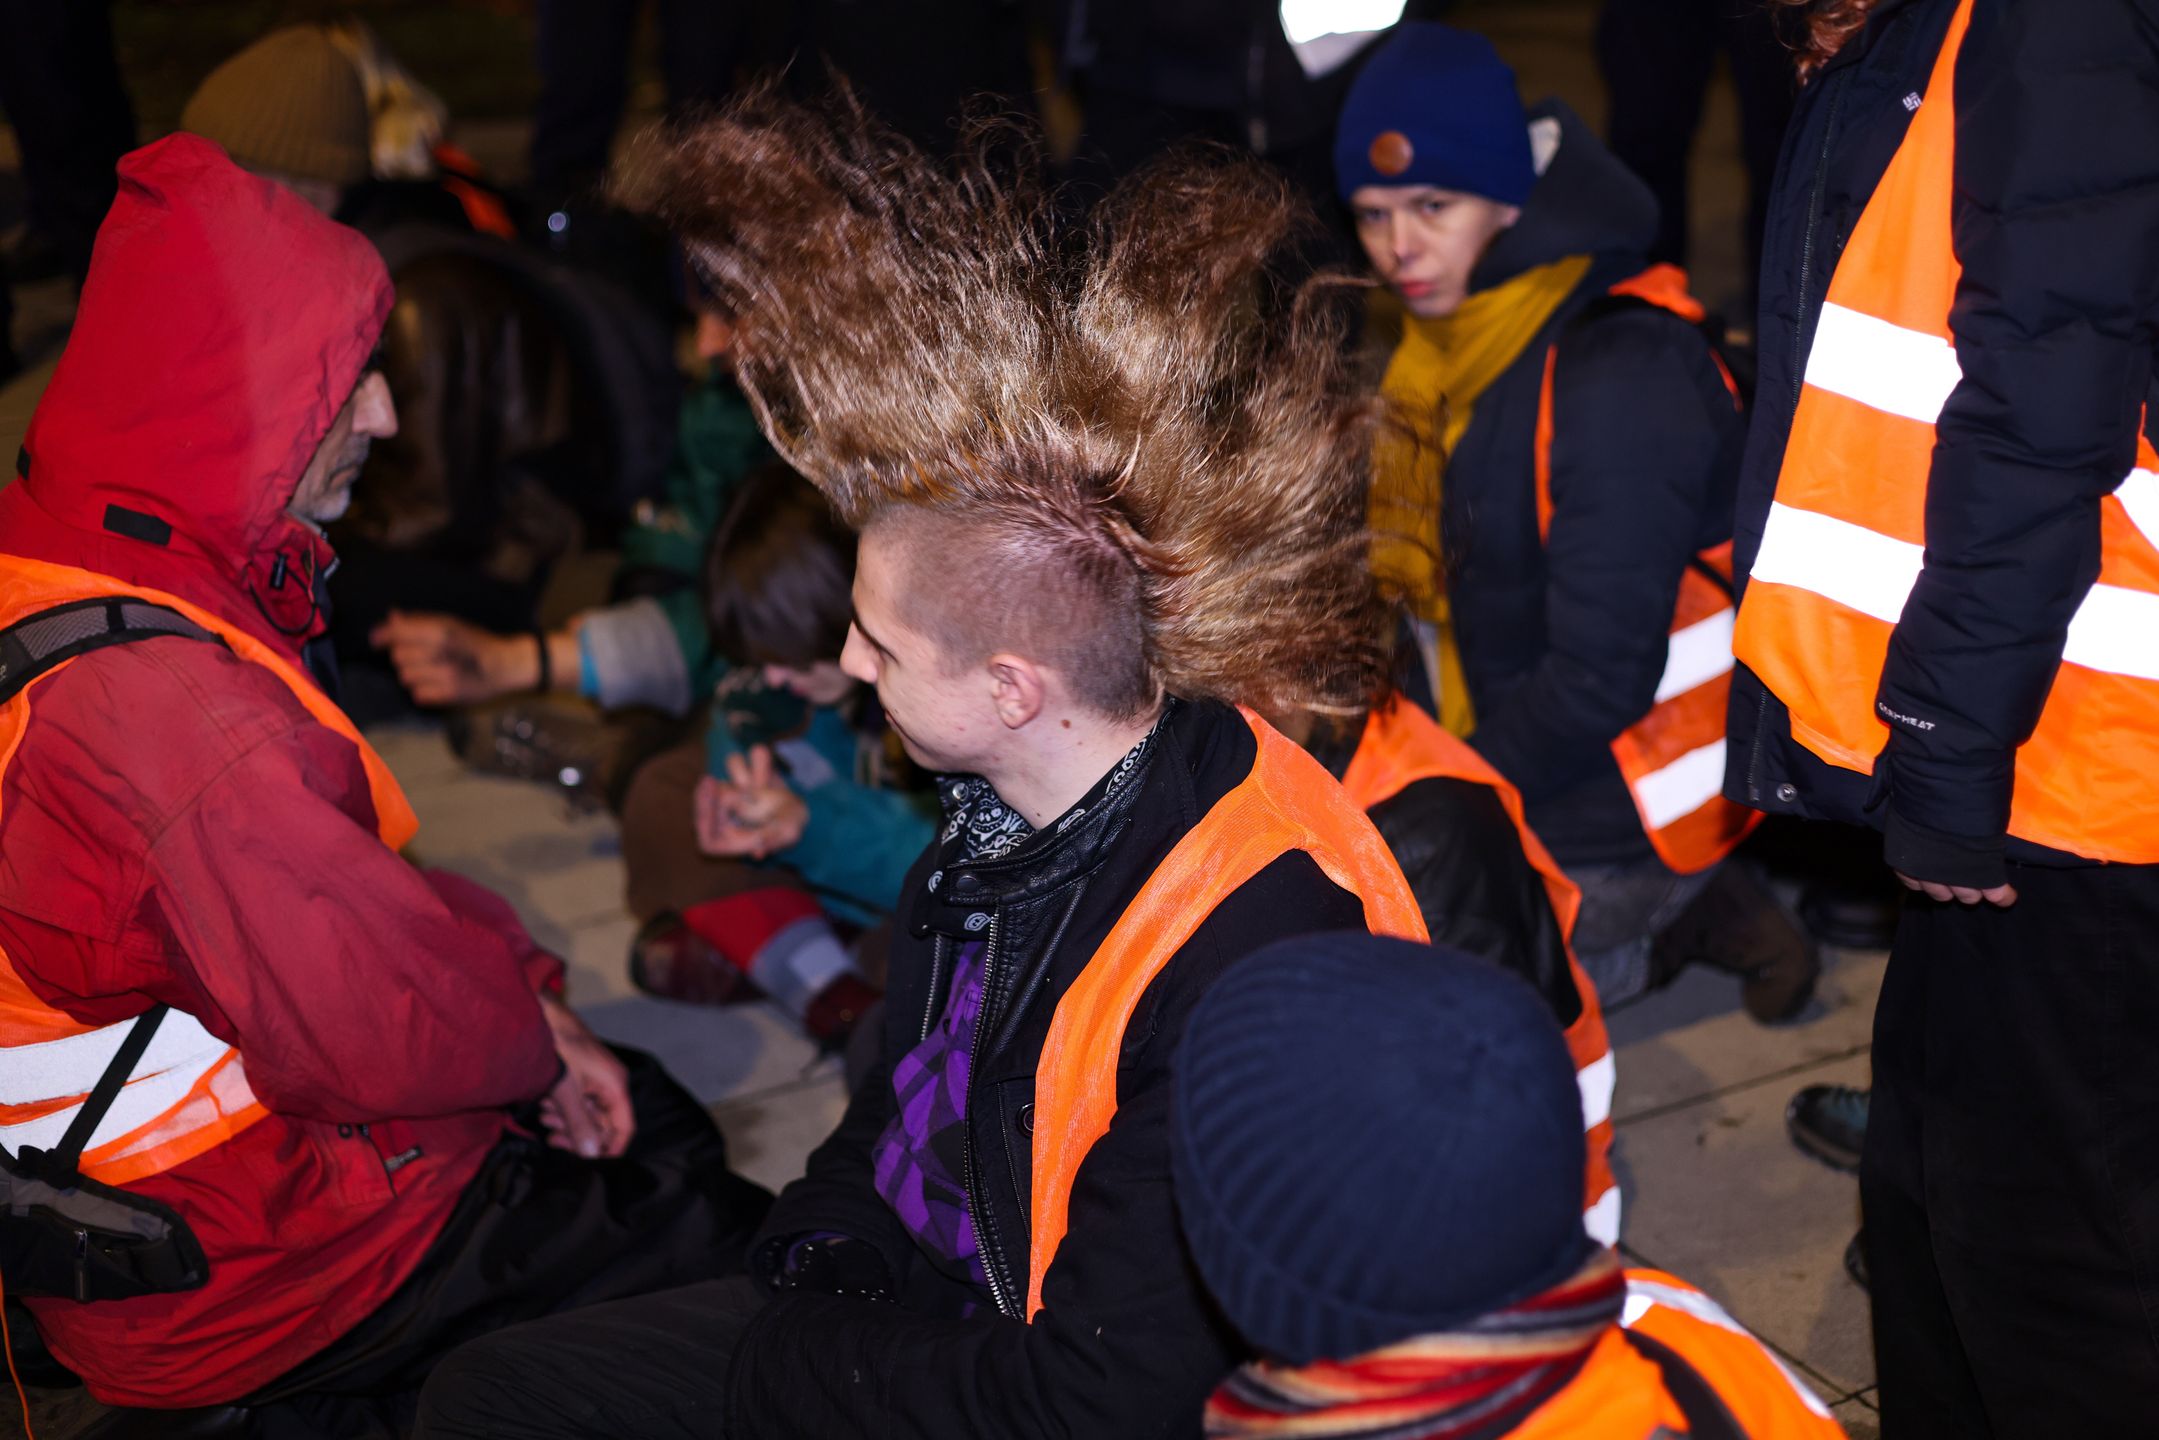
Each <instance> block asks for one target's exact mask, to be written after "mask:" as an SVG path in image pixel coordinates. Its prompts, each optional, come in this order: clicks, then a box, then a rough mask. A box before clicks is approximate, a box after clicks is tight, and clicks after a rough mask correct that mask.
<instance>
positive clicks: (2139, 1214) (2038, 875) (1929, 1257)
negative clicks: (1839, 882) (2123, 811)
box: [1860, 864, 2159, 1440]
mask: <svg viewBox="0 0 2159 1440" xmlns="http://www.w3.org/2000/svg"><path fill="white" fill-rule="evenodd" d="M2009 869H2010V877H2009V878H2010V882H2011V883H2012V884H2013V885H2015V886H2016V887H2017V891H2018V899H2017V903H2016V904H2015V905H2014V906H2012V907H2011V908H2010V909H2008V910H1996V909H1993V908H1992V907H1988V906H1978V907H1974V908H1967V907H1964V906H1961V905H1956V904H1947V905H1944V904H1937V903H1935V902H1933V901H1929V900H1925V899H1921V898H1918V897H1912V898H1911V899H1910V900H1909V901H1908V903H1907V905H1906V908H1905V911H1904V915H1903V919H1902V922H1901V924H1900V926H1899V928H1898V932H1897V939H1896V944H1895V946H1894V948H1893V949H1892V950H1891V952H1890V961H1889V971H1888V975H1887V977H1886V978H1885V980H1884V982H1883V986H1882V995H1881V1001H1880V1005H1879V1008H1878V1009H1877V1011H1876V1013H1875V1021H1874V1101H1873V1109H1872V1113H1871V1115H1870V1116H1869V1119H1868V1125H1867V1139H1866V1148H1865V1153H1864V1157H1863V1160H1862V1163H1861V1168H1860V1197H1861V1202H1862V1206H1863V1209H1864V1211H1865V1218H1866V1242H1867V1265H1868V1269H1869V1272H1870V1274H1871V1277H1872V1289H1873V1305H1874V1343H1875V1353H1876V1357H1877V1365H1878V1368H1879V1373H1880V1379H1881V1406H1882V1433H1883V1434H1884V1435H1885V1436H1886V1437H1888V1440H1909V1437H1914V1436H1922V1437H1923V1436H1942V1437H1945V1440H1947V1437H1955V1440H1986V1437H1990V1436H1999V1437H2004V1440H2021V1437H2025V1436H2034V1435H2075V1436H2079V1437H2083V1440H2096V1437H2105V1436H2132V1435H2134V1436H2145V1435H2150V1434H2152V1433H2153V1429H2154V1426H2155V1424H2159V1420H2155V1418H2154V1417H2159V1343H2155V1340H2154V1328H2153V1327H2154V1320H2155V1318H2159V1043H2155V1037H2159V866H2130V865H2108V866H2091V867H2088V868H2082V869H2050V868H2046V867H2042V866H2036V865H2014V864H2013V865H2011V866H2010V867H2009Z"/></svg>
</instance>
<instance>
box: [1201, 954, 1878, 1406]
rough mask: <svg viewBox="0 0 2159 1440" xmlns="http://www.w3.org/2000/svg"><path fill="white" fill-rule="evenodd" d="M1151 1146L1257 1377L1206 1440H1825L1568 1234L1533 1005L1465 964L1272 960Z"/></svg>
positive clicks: (1689, 1309) (1691, 1292)
mask: <svg viewBox="0 0 2159 1440" xmlns="http://www.w3.org/2000/svg"><path fill="white" fill-rule="evenodd" d="M1173 1116H1174V1118H1173V1121H1172V1126H1171V1144H1172V1153H1173V1155H1174V1156H1175V1167H1176V1189H1177V1210H1178V1214H1179V1216H1180V1217H1181V1218H1182V1221H1183V1224H1184V1227H1185V1231H1186V1234H1187V1235H1188V1236H1189V1238H1190V1241H1191V1246H1192V1253H1193V1256H1194V1258H1195V1260H1196V1262H1197V1264H1198V1266H1199V1269H1200V1273H1201V1274H1202V1275H1204V1276H1205V1277H1206V1282H1207V1288H1208V1289H1209V1291H1210V1292H1211V1293H1212V1294H1213V1295H1214V1297H1215V1299H1216V1300H1217V1301H1218V1302H1219V1303H1220V1304H1221V1307H1222V1310H1223V1312H1224V1313H1225V1314H1226V1315H1227V1316H1228V1317H1229V1319H1230V1321H1231V1323H1232V1324H1234V1325H1235V1326H1236V1327H1237V1329H1238V1331H1239V1332H1240V1333H1241V1334H1242V1335H1243V1336H1244V1338H1245V1339H1246V1340H1247V1341H1249V1342H1250V1343H1251V1345H1252V1347H1253V1348H1254V1349H1256V1350H1257V1351H1258V1352H1259V1353H1260V1355H1261V1356H1262V1357H1263V1358H1262V1359H1261V1360H1259V1361H1256V1362H1254V1363H1251V1364H1247V1365H1244V1366H1242V1367H1240V1368H1239V1369H1238V1370H1237V1371H1236V1372H1235V1373H1234V1374H1232V1375H1231V1376H1230V1377H1229V1378H1228V1379H1227V1380H1226V1381H1225V1382H1224V1383H1223V1384H1222V1386H1221V1387H1220V1388H1219V1389H1217V1390H1216V1391H1215V1393H1214V1396H1213V1398H1212V1399H1210V1400H1209V1401H1208V1404H1207V1414H1206V1424H1205V1429H1206V1434H1207V1435H1208V1436H1209V1437H1210V1440H1269V1437H1279V1436H1288V1435H1295V1436H1300V1437H1311V1440H1357V1437H1367V1440H1377V1437H1381V1436H1385V1437H1390V1440H1428V1437H1429V1440H1438V1437H1448V1440H1453V1437H1464V1436H1476V1437H1478V1440H1662V1437H1666V1436H1672V1435H1677V1434H1684V1435H1690V1436H1695V1437H1698V1440H1707V1437H1712V1436H1714V1437H1725V1440H1829V1437H1834V1436H1838V1435H1841V1434H1842V1433H1843V1432H1842V1431H1841V1430H1840V1429H1839V1428H1838V1426H1837V1423H1836V1421H1835V1420H1833V1419H1832V1418H1831V1417H1830V1415H1829V1412H1828V1410H1827V1409H1825V1408H1824V1407H1823V1405H1822V1403H1821V1402H1820V1401H1819V1400H1817V1399H1816V1398H1815V1397H1814V1395H1813V1394H1812V1393H1811V1392H1810V1391H1809V1390H1808V1389H1807V1388H1806V1387H1805V1385H1803V1384H1802V1383H1801V1382H1800V1381H1799V1380H1798V1379H1796V1378H1795V1377H1793V1376H1792V1375H1791V1374H1790V1372H1788V1371H1786V1370H1785V1369H1784V1368H1783V1366H1782V1365H1781V1364H1780V1363H1779V1362H1778V1360H1777V1359H1776V1357H1775V1356H1773V1355H1772V1354H1771V1353H1770V1352H1769V1351H1768V1349H1767V1348H1765V1347H1764V1346H1763V1345H1761V1344H1760V1343H1759V1342H1758V1341H1756V1340H1755V1339H1754V1337H1752V1336H1751V1335H1749V1334H1748V1333H1747V1332H1746V1331H1745V1330H1744V1329H1742V1328H1741V1327H1740V1326H1739V1324H1738V1323H1737V1322H1736V1321H1734V1320H1732V1318H1731V1317H1730V1316H1728V1315H1726V1314H1725V1313H1724V1311H1723V1310H1722V1309H1721V1308H1719V1307H1718V1305H1717V1303H1716V1302H1715V1301H1714V1300H1711V1299H1710V1298H1709V1297H1708V1296H1707V1295H1705V1294H1703V1293H1702V1292H1701V1291H1699V1290H1696V1289H1695V1288H1693V1287H1692V1286H1690V1285H1687V1284H1686V1283H1684V1282H1683V1281H1680V1280H1677V1279H1674V1278H1673V1277H1671V1276H1669V1275H1664V1274H1660V1273H1658V1272H1656V1271H1653V1270H1625V1269H1623V1268H1622V1266H1621V1263H1620V1258H1619V1255H1618V1252H1617V1251H1615V1250H1614V1249H1612V1248H1611V1247H1610V1246H1609V1245H1607V1244H1604V1243H1601V1242H1599V1241H1596V1240H1594V1239H1592V1238H1591V1237H1590V1236H1588V1235H1586V1234H1584V1233H1583V1229H1582V1225H1581V1220H1580V1217H1579V1212H1578V1210H1577V1209H1576V1205H1577V1202H1578V1197H1579V1196H1580V1194H1581V1184H1582V1148H1581V1139H1580V1127H1581V1106H1580V1103H1579V1101H1578V1099H1577V1096H1576V1087H1575V1080H1574V1074H1573V1065H1572V1063H1571V1060H1570V1057H1569V1055H1568V1052H1567V1046H1566V1042H1565V1040H1564V1039H1563V1038H1562V1036H1561V1035H1560V1033H1559V1030H1558V1028H1557V1027H1556V1026H1555V1025H1554V1024H1553V1023H1552V1019H1551V1015H1550V1013H1549V1012H1548V1010H1547V1009H1546V1008H1545V1006H1544V1005H1543V1003H1542V1002H1540V1001H1539V999H1538V998H1537V996H1536V995H1535V993H1534V992H1532V991H1531V990H1530V989H1529V988H1528V987H1527V986H1526V985H1524V984H1522V983H1521V982H1520V981H1519V980H1517V979H1515V978H1514V977H1512V976H1509V975H1507V974H1505V973H1503V972H1502V971H1500V970H1498V969H1497V968H1496V967H1494V966H1492V965H1490V964H1488V963H1486V962H1484V961H1481V960H1477V959H1473V958H1472V957H1470V956H1468V955H1465V954H1463V953H1461V952H1459V951H1449V950H1441V949H1436V948H1433V947H1430V946H1425V945H1413V944H1408V943H1405V942H1402V941H1398V940H1388V939H1383V938H1379V937H1374V936H1370V935H1361V934H1348V935H1324V936H1309V937H1306V938H1304V939H1301V940H1290V941H1284V942H1282V943H1280V944H1278V945H1275V946H1272V947H1270V948H1269V949H1267V950H1266V951H1264V952H1263V953H1261V954H1259V955H1255V956H1253V957H1252V958H1251V960H1250V961H1248V962H1247V964H1246V966H1245V967H1244V970H1243V973H1242V974H1241V976H1240V983H1239V984H1237V985H1234V986H1222V987H1219V988H1218V989H1216V990H1215V991H1214V992H1212V993H1211V994H1209V995H1208V996H1207V998H1206V999H1204V1000H1202V1001H1201V1002H1200V1004H1199V1007H1198V1008H1197V1010H1196V1011H1195V1012H1194V1013H1193V1016H1192V1020H1191V1023H1190V1025H1189V1026H1188V1027H1187V1029H1186V1031H1185V1036H1184V1046H1183V1049H1182V1051H1181V1053H1180V1055H1179V1058H1178V1068H1177V1079H1176V1085H1175V1097H1174V1111H1173Z"/></svg>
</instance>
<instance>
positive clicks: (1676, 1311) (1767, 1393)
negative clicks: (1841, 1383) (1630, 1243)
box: [1507, 1270, 1844, 1440]
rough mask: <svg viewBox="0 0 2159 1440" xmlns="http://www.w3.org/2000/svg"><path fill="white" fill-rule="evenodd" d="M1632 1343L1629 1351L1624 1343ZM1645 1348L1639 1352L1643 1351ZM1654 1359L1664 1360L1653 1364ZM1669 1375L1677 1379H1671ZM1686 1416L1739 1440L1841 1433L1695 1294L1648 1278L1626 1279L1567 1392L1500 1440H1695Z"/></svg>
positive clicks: (1814, 1439)
mask: <svg viewBox="0 0 2159 1440" xmlns="http://www.w3.org/2000/svg"><path fill="white" fill-rule="evenodd" d="M1630 1341H1631V1343H1630ZM1645 1341H1646V1342H1647V1343H1646V1344H1644V1343H1642V1342H1645ZM1658 1351H1661V1352H1663V1355H1664V1356H1667V1357H1670V1358H1669V1360H1662V1359H1660V1358H1652V1354H1653V1353H1654V1352H1658ZM1675 1369H1677V1370H1679V1371H1680V1374H1679V1375H1677V1376H1675V1375H1674V1373H1673V1371H1674V1370H1675ZM1682 1387H1684V1388H1686V1389H1688V1390H1692V1391H1693V1392H1694V1396H1693V1397H1692V1401H1691V1406H1706V1407H1707V1408H1710V1409H1711V1411H1712V1413H1714V1412H1715V1411H1722V1412H1723V1414H1722V1416H1719V1417H1718V1418H1719V1419H1720V1420H1721V1419H1725V1418H1728V1419H1729V1420H1730V1422H1731V1423H1730V1425H1729V1426H1722V1427H1720V1428H1722V1429H1723V1430H1724V1432H1725V1433H1726V1434H1728V1435H1731V1436H1735V1437H1743V1440H1837V1437H1841V1436H1842V1435H1843V1434H1844V1429H1843V1427H1842V1426H1840V1425H1838V1424H1837V1422H1836V1418H1835V1417H1834V1416H1832V1415H1831V1414H1830V1413H1829V1409H1828V1407H1827V1406H1825V1405H1824V1404H1823V1403H1822V1402H1821V1401H1820V1399H1818V1398H1817V1397H1816V1396H1815V1394H1814V1392H1813V1391H1811V1390H1809V1389H1808V1388H1807V1387H1806V1385H1805V1384H1804V1383H1803V1382H1802V1381H1800V1380H1799V1379H1798V1378H1797V1377H1795V1376H1794V1375H1793V1374H1792V1373H1791V1372H1790V1371H1789V1370H1786V1369H1785V1368H1784V1366H1783V1364H1782V1363H1781V1362H1779V1361H1778V1359H1777V1358H1776V1356H1774V1355H1772V1354H1771V1353H1770V1352H1769V1351H1768V1349H1766V1348H1765V1347H1764V1346H1763V1345H1762V1342H1761V1341H1759V1340H1757V1339H1755V1338H1754V1337H1753V1336H1752V1335H1750V1334H1748V1333H1747V1331H1746V1329H1745V1328H1744V1327H1742V1326H1741V1325H1740V1324H1739V1322H1738V1321H1736V1320H1734V1319H1733V1318H1732V1317H1731V1316H1729V1315H1727V1314H1725V1313H1724V1309H1723V1307H1722V1306H1720V1305H1718V1304H1717V1302H1716V1301H1714V1300H1712V1299H1710V1298H1709V1297H1708V1296H1707V1295H1704V1294H1703V1293H1702V1292H1701V1291H1699V1290H1697V1289H1695V1288H1694V1287H1693V1286H1692V1285H1689V1284H1687V1283H1686V1282H1685V1281H1684V1280H1679V1279H1675V1278H1673V1277H1672V1276H1670V1275H1666V1274H1663V1273H1661V1272H1660V1271H1656V1270H1629V1271H1628V1272H1627V1302H1626V1308H1625V1310H1624V1311H1622V1312H1621V1316H1620V1323H1619V1325H1618V1326H1617V1327H1615V1328H1614V1329H1613V1330H1612V1331H1611V1333H1609V1334H1607V1335H1606V1336H1605V1337H1604V1338H1603V1339H1601V1340H1599V1341H1598V1342H1597V1344H1596V1346H1595V1347H1594V1348H1593V1349H1591V1350H1590V1352H1589V1359H1588V1360H1586V1361H1585V1362H1583V1365H1582V1368H1581V1369H1580V1370H1579V1371H1578V1372H1576V1374H1575V1377H1574V1378H1573V1379H1572V1380H1570V1381H1568V1382H1567V1384H1566V1387H1565V1388H1564V1389H1562V1390H1561V1391H1560V1392H1559V1393H1558V1394H1556V1395H1554V1396H1553V1397H1552V1398H1551V1399H1549V1400H1547V1401H1545V1402H1544V1403H1543V1404H1542V1405H1540V1406H1538V1407H1537V1408H1536V1409H1535V1410H1532V1411H1531V1412H1530V1413H1529V1416H1528V1418H1527V1419H1525V1420H1523V1421H1522V1423H1521V1424H1519V1425H1517V1426H1515V1427H1514V1428H1513V1429H1512V1430H1509V1431H1508V1432H1507V1440H1590V1437H1597V1440H1656V1437H1659V1436H1681V1435H1688V1436H1698V1435H1701V1434H1702V1433H1703V1432H1701V1431H1697V1430H1696V1429H1695V1428H1694V1426H1693V1424H1692V1423H1691V1417H1690V1415H1689V1413H1688V1410H1689V1408H1691V1406H1690V1404H1689V1402H1688V1401H1687V1400H1683V1398H1682V1396H1681V1395H1680V1394H1679V1393H1678V1392H1679V1391H1680V1389H1681V1388H1682Z"/></svg>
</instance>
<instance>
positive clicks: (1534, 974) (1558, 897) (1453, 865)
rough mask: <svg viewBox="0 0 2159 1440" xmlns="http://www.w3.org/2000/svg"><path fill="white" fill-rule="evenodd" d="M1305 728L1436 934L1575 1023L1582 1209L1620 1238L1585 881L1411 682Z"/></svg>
mask: <svg viewBox="0 0 2159 1440" xmlns="http://www.w3.org/2000/svg"><path fill="white" fill-rule="evenodd" d="M1304 728H1306V729H1308V730H1309V734H1308V735H1307V736H1305V737H1304V746H1305V749H1306V750H1308V751H1310V752H1311V754H1312V756H1313V758H1315V759H1317V760H1318V761H1319V762H1320V763H1321V764H1322V765H1325V766H1326V767H1327V771H1328V773H1329V774H1331V775H1333V776H1334V777H1335V778H1337V779H1338V780H1340V781H1341V782H1342V788H1343V789H1345V790H1347V791H1348V792H1349V795H1350V798H1351V799H1352V800H1354V801H1356V802H1357V804H1358V805H1360V806H1362V807H1363V808H1364V812H1365V814H1366V815H1368V816H1370V817H1371V820H1372V824H1373V825H1374V826H1376V827H1377V828H1378V830H1379V833H1380V837H1381V838H1382V839H1384V840H1385V841H1386V842H1387V847H1388V848H1389V849H1390V850H1392V851H1393V852H1394V858H1395V860H1396V861H1397V862H1398V863H1399V864H1400V865H1401V867H1402V875H1403V877H1404V878H1405V879H1407V880H1408V881H1409V888H1410V890H1411V892H1412V893H1413V894H1415V896H1416V897H1417V908H1418V909H1419V910H1420V911H1421V912H1422V913H1423V915H1424V928H1425V931H1426V933H1427V934H1428V935H1429V936H1430V938H1431V941H1432V943H1433V944H1434V945H1444V946H1447V947H1448V948H1450V949H1455V950H1463V951H1466V952H1468V953H1469V954H1471V955H1475V956H1477V957H1478V958H1479V959H1481V960H1487V961H1490V962H1491V963H1492V964H1494V965H1497V966H1499V967H1500V968H1501V969H1503V970H1511V971H1513V972H1514V973H1515V974H1517V975H1519V976H1521V977H1522V979H1524V980H1525V981H1527V982H1528V983H1529V984H1530V985H1531V986H1533V987H1534V988H1535V989H1536V991H1537V993H1538V994H1540V995H1542V996H1543V997H1544V1002H1545V1004H1546V1006H1547V1007H1549V1008H1550V1010H1551V1012H1552V1017H1553V1018H1554V1019H1555V1020H1557V1021H1558V1022H1559V1023H1560V1025H1561V1026H1562V1027H1564V1029H1565V1030H1566V1034H1567V1049H1568V1051H1569V1052H1570V1053H1571V1054H1572V1055H1573V1056H1574V1064H1575V1069H1576V1071H1577V1072H1578V1078H1579V1081H1580V1084H1581V1091H1582V1109H1583V1115H1582V1124H1583V1129H1584V1130H1585V1131H1586V1133H1587V1134H1588V1137H1589V1171H1588V1187H1587V1189H1586V1190H1585V1191H1584V1192H1583V1222H1584V1224H1586V1225H1587V1226H1588V1228H1589V1233H1590V1234H1591V1236H1593V1237H1594V1238H1595V1239H1597V1240H1599V1241H1601V1242H1603V1243H1604V1244H1607V1245H1616V1244H1618V1243H1619V1224H1620V1196H1619V1182H1618V1181H1617V1180H1615V1179H1614V1178H1613V1176H1612V1167H1611V1149H1612V1093H1613V1086H1614V1084H1615V1082H1616V1080H1617V1078H1618V1076H1617V1070H1616V1068H1615V1067H1614V1064H1613V1061H1612V1042H1611V1038H1610V1037H1609V1036H1608V1035H1607V1034H1606V1033H1605V1029H1604V1011H1603V1007H1602V1006H1601V1005H1600V1004H1599V1003H1598V1000H1597V988H1596V986H1595V985H1594V984H1592V983H1591V981H1590V978H1589V976H1588V975H1586V974H1584V973H1583V971H1582V967H1581V965H1580V964H1579V963H1578V962H1577V961H1576V960H1575V958H1574V952H1573V948H1572V946H1571V945H1570V944H1569V939H1570V937H1571V936H1572V934H1573V932H1574V924H1575V917H1576V915H1577V913H1578V912H1579V910H1580V908H1581V893H1580V892H1579V891H1577V890H1576V889H1575V888H1574V882H1572V881H1571V880H1569V879H1568V878H1567V877H1566V875H1565V874H1563V873H1562V872H1561V871H1560V868H1559V866H1558V865H1556V864H1554V863H1553V861H1552V857H1551V856H1550V855H1548V854H1547V853H1545V849H1544V846H1543V845H1542V844H1541V843H1539V842H1538V840H1537V837H1536V835H1535V834H1534V833H1532V832H1531V830H1530V828H1529V823H1528V821H1527V820H1526V819H1525V818H1524V814H1523V809H1522V797H1521V796H1520V795H1518V794H1517V793H1515V789H1514V787H1513V786H1512V785H1509V784H1508V783H1507V781H1506V780H1505V778H1503V777H1502V776H1501V775H1500V774H1499V772H1498V771H1496V770H1494V769H1493V768H1492V767H1491V766H1490V765H1489V764H1488V763H1486V762H1485V760H1484V759H1483V758H1482V757H1480V756H1479V755H1478V754H1477V752H1476V751H1474V750H1472V749H1471V748H1470V747H1469V746H1468V745H1466V744H1465V743H1463V742H1462V741H1460V740H1457V739H1456V738H1455V737H1454V736H1452V735H1449V734H1448V733H1447V732H1446V731H1445V730H1444V729H1442V728H1440V725H1439V722H1438V721H1436V720H1434V719H1433V718H1432V717H1431V716H1430V715H1428V714H1426V713H1425V712H1424V711H1423V710H1421V709H1419V708H1418V707H1417V706H1416V705H1414V704H1412V703H1410V701H1408V700H1407V699H1405V698H1404V697H1402V696H1401V695H1399V694H1390V695H1388V697H1387V698H1386V699H1385V700H1383V701H1382V702H1381V703H1380V704H1378V705H1376V706H1374V707H1373V708H1372V709H1371V710H1370V712H1369V713H1367V714H1364V715H1361V716H1355V717H1351V718H1347V719H1337V718H1334V717H1319V716H1311V717H1305V726H1304ZM1291 733H1296V732H1294V731H1293V732H1291Z"/></svg>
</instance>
